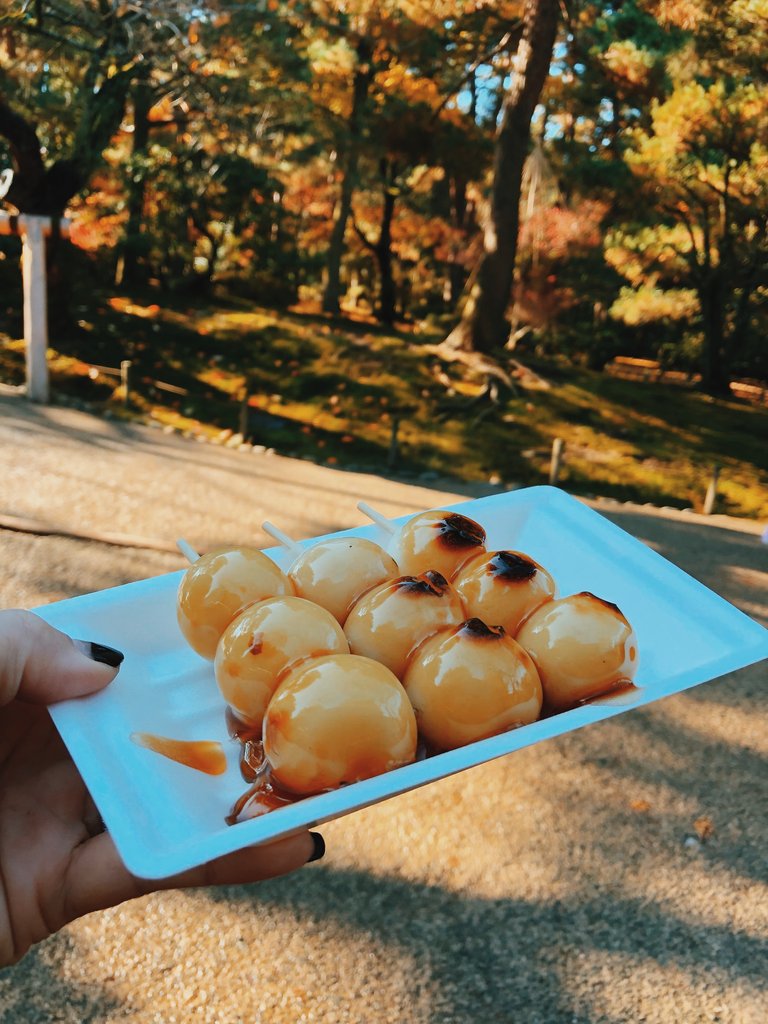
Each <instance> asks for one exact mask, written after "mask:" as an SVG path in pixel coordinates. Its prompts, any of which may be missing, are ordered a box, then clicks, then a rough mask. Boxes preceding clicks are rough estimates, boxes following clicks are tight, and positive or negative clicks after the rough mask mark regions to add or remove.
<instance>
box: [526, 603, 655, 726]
mask: <svg viewBox="0 0 768 1024" xmlns="http://www.w3.org/2000/svg"><path fill="white" fill-rule="evenodd" d="M517 641H518V643H519V644H521V645H522V646H523V647H524V648H525V649H526V650H527V651H528V653H529V654H530V655H531V657H532V658H533V660H534V662H535V664H536V667H537V669H538V670H539V675H540V677H541V684H542V686H543V687H544V702H545V706H546V708H547V710H548V711H553V712H554V711H565V710H567V709H568V708H572V707H575V706H576V705H577V704H580V703H584V702H585V701H588V700H590V699H591V698H593V697H597V696H600V695H602V694H606V693H609V692H611V691H615V690H617V689H618V688H620V687H622V686H625V685H626V684H628V683H630V682H631V681H632V679H633V678H634V676H635V673H636V671H637V663H638V653H637V638H636V636H635V633H634V631H633V629H632V627H631V626H630V624H629V623H628V622H627V620H626V619H625V618H624V616H623V615H622V613H621V611H620V610H619V609H618V608H617V607H616V605H615V604H610V603H609V602H607V601H604V600H602V599H601V598H599V597H595V595H594V594H590V593H586V592H585V593H581V594H573V595H572V596H570V597H563V598H560V599H558V600H553V601H550V602H548V603H547V604H544V605H542V606H541V607H540V608H538V609H537V610H536V611H535V612H533V613H532V614H531V615H530V616H529V617H528V618H527V619H526V621H525V622H524V623H523V625H522V627H521V629H520V631H519V633H518V634H517Z"/></svg>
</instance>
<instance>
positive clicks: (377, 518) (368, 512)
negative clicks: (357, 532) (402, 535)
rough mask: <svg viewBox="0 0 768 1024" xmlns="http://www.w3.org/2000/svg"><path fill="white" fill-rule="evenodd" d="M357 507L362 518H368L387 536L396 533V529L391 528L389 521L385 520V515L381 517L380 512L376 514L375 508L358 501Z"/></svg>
mask: <svg viewBox="0 0 768 1024" xmlns="http://www.w3.org/2000/svg"><path fill="white" fill-rule="evenodd" d="M357 507H358V508H359V509H360V511H361V512H362V513H363V515H364V516H368V518H369V519H370V520H372V521H373V522H374V523H376V525H377V526H380V527H381V528H382V530H386V531H387V533H389V534H394V533H395V532H396V531H397V527H396V526H393V525H392V523H391V522H390V521H389V519H387V517H386V516H385V515H382V513H381V512H378V511H377V510H376V509H375V508H371V506H370V505H369V504H368V502H366V501H358V503H357Z"/></svg>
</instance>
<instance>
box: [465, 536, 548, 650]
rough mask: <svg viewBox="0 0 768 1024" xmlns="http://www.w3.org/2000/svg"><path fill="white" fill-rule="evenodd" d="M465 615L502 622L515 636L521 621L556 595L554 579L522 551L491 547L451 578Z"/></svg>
mask: <svg viewBox="0 0 768 1024" xmlns="http://www.w3.org/2000/svg"><path fill="white" fill-rule="evenodd" d="M453 585H454V587H455V588H456V590H457V591H458V594H459V596H460V597H461V599H462V601H463V602H464V607H465V608H466V609H467V614H468V615H476V616H477V617H478V618H479V619H482V620H483V621H484V622H490V623H493V625H495V626H503V627H504V629H505V630H506V631H507V633H509V635H510V636H515V634H516V633H517V631H518V629H519V628H520V624H521V623H522V622H523V620H524V619H525V618H526V616H528V615H530V613H531V612H532V611H535V609H536V608H538V607H539V606H540V605H542V604H544V602H545V601H549V600H551V598H553V597H554V596H555V581H554V580H553V579H552V576H551V575H550V574H549V573H548V572H547V570H546V569H544V568H543V567H542V566H541V565H539V563H538V562H534V560H533V559H532V558H529V557H528V555H524V554H523V553H522V552H521V551H491V552H487V553H483V554H480V555H476V556H475V557H474V558H471V559H470V560H469V561H468V562H466V563H465V564H464V565H463V566H462V568H461V569H460V570H459V572H458V573H457V575H456V577H455V578H454V580H453Z"/></svg>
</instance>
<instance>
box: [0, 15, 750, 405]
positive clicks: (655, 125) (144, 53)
mask: <svg viewBox="0 0 768 1024" xmlns="http://www.w3.org/2000/svg"><path fill="white" fill-rule="evenodd" d="M537 19H538V20H537ZM766 52H768V0H734V2H732V3H730V4H719V3H716V2H714V0H616V2H614V3H611V4H604V3H590V2H587V0H570V2H568V3H566V4H564V5H561V4H559V3H555V2H554V0H503V2H499V0H381V2H374V0H256V2H250V0H249V2H245V0H218V2H215V0H195V2H193V0H146V2H142V3H133V2H128V0H78V2H74V0H35V2H30V0H8V2H7V3H6V4H5V5H4V9H3V13H2V14H0V173H2V178H1V179H0V182H1V183H0V193H1V194H2V195H3V196H4V203H5V206H6V208H7V209H9V210H11V211H19V212H26V213H46V214H49V215H53V216H60V215H61V214H63V212H64V210H65V208H66V209H69V210H70V212H71V215H72V217H73V218H74V225H75V226H74V240H75V243H76V245H77V247H78V254H79V255H78V256H77V259H82V258H84V257H82V255H81V254H82V253H83V252H86V253H90V254H92V257H89V258H92V260H93V263H92V273H93V275H94V279H95V280H100V281H101V282H102V284H104V285H105V286H106V285H108V284H114V283H117V284H118V285H119V286H121V287H125V288H142V287H155V286H157V285H161V286H162V287H164V288H172V289H186V288H194V289H195V290H200V289H212V288H217V287H226V288H228V289H231V290H233V291H237V292H238V294H240V295H241V296H247V297H251V298H252V299H253V301H254V302H263V303H271V304H274V303H285V304H287V303H292V302H295V301H297V300H298V299H301V300H302V301H303V302H305V303H310V304H311V303H316V304H317V306H318V308H322V309H324V310H325V311H326V312H327V313H330V314H337V313H339V312H342V313H343V312H349V311H352V310H355V309H357V310H358V311H368V312H370V313H372V314H373V315H375V316H376V317H378V318H379V319H380V320H381V321H382V322H384V323H387V324H392V323H393V322H395V321H397V320H398V319H402V318H408V319H411V320H418V319H423V318H431V319H432V320H433V321H435V322H436V323H438V324H440V325H442V327H443V329H444V333H445V334H446V335H448V334H449V333H450V332H451V331H452V330H453V336H452V337H453V339H454V340H457V339H458V341H459V343H460V344H462V345H463V346H465V347H475V348H479V349H482V350H483V351H486V352H490V353H493V352H501V351H503V350H504V348H505V347H506V348H511V347H515V346H517V347H518V348H520V349H526V350H528V351H534V352H539V353H546V354H557V355H560V356H564V357H566V358H568V359H571V360H576V361H579V362H583V363H585V364H588V365H591V366H601V365H602V364H603V363H605V362H606V361H607V360H609V359H610V358H611V357H612V356H614V355H617V354H623V355H636V356H644V357H649V358H654V359H660V360H661V361H662V362H663V363H664V365H666V366H672V367H680V368H684V369H690V370H698V371H700V372H701V374H702V376H703V382H704V384H705V386H706V387H707V388H709V389H710V390H712V391H713V392H716V391H720V390H723V389H724V388H725V387H726V386H727V381H728V379H729V377H730V376H732V375H734V374H738V375H741V376H754V377H765V376H766V375H768V355H767V354H766V346H765V344H764V341H763V339H764V338H765V333H766V326H768V325H767V324H766V297H767V296H768V241H767V240H766V217H767V216H768V184H767V183H768V173H767V172H768V152H767V150H766V141H765V140H766V139H768V82H767V81H766V75H767V74H768V72H767V71H766V64H765V59H764V58H765V53H766ZM521 97H523V98H524V102H522V103H521V102H520V100H521ZM518 220H519V230H518V223H517V221H518ZM3 244H4V245H8V244H10V243H3ZM52 259H54V260H55V261H58V263H59V264H60V265H61V264H62V263H63V264H64V265H72V262H73V261H67V260H64V261H62V260H61V252H60V250H59V251H58V255H57V251H56V249H55V247H54V251H53V254H52ZM74 259H75V257H74V256H73V260H74ZM483 294H486V297H488V304H483V303H485V299H482V296H483ZM481 300H482V301H481ZM479 313H482V314H483V315H482V317H480V316H479ZM473 317H474V320H473ZM481 321H482V325H483V326H482V328H481Z"/></svg>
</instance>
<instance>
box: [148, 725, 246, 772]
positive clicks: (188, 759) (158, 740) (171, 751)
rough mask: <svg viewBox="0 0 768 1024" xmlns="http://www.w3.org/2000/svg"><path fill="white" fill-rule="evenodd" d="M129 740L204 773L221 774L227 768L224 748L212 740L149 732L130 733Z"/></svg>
mask: <svg viewBox="0 0 768 1024" xmlns="http://www.w3.org/2000/svg"><path fill="white" fill-rule="evenodd" d="M131 740H132V741H133V742H134V743H135V744H136V746H138V747H144V748H145V749H146V750H152V751H153V752H154V753H155V754H162V756H163V757H167V758H169V760H171V761H176V762H178V764H183V765H185V766H186V767H187V768H194V769H196V770H197V771H199V772H205V773H206V775H223V774H224V772H225V771H226V770H227V758H226V755H225V754H224V748H223V747H222V745H221V744H220V743H216V742H215V741H214V740H173V739H169V738H168V737H167V736H154V735H153V734H152V733H149V732H134V733H131Z"/></svg>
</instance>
